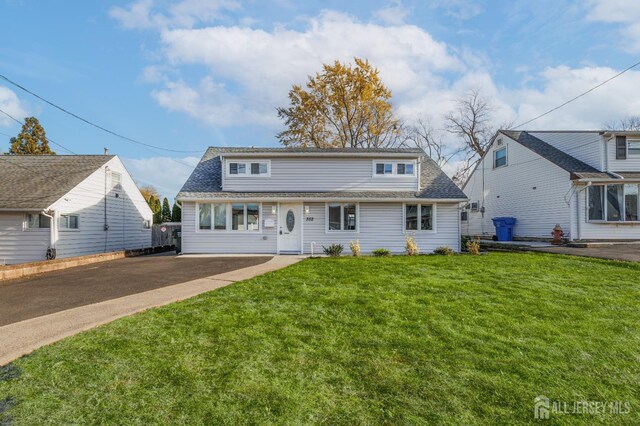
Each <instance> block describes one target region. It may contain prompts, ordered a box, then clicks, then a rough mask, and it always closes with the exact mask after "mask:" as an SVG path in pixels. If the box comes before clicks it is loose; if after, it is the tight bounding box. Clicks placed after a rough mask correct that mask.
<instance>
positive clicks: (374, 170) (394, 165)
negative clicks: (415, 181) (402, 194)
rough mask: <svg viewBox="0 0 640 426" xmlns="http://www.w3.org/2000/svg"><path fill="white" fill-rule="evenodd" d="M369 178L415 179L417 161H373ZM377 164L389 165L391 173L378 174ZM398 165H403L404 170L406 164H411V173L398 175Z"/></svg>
mask: <svg viewBox="0 0 640 426" xmlns="http://www.w3.org/2000/svg"><path fill="white" fill-rule="evenodd" d="M371 164H372V167H371V176H372V177H374V178H415V177H416V176H417V173H418V161H417V160H392V161H389V160H373V161H372V162H371ZM378 164H390V165H391V173H382V174H378V173H377V171H378V170H377V169H378ZM398 164H404V165H405V169H406V165H407V164H411V165H412V166H413V173H411V174H408V173H403V174H398Z"/></svg>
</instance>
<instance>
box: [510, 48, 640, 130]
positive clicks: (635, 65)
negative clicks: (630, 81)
mask: <svg viewBox="0 0 640 426" xmlns="http://www.w3.org/2000/svg"><path fill="white" fill-rule="evenodd" d="M638 65H640V61H638V62H636V63H635V64H633V65H631V66H630V67H628V68H625V69H624V70H622V71H620V72H619V73H617V74H616V75H614V76H613V77H611V78H608V79H606V80H605V81H603V82H601V83H599V84H597V85H595V86H593V87H592V88H591V89H589V90H587V91H585V92H582V93H580V94H579V95H578V96H575V97H573V98H571V99H569V100H568V101H566V102H564V103H562V104H560V105H558V106H557V107H555V108H551V109H550V110H548V111H546V112H544V113H542V114H540V115H538V116H537V117H534V118H532V119H531V120H528V121H525V122H524V123H520V124H518V125H517V126H511V127H510V128H509V129H508V130H513V129H516V128H518V127H522V126H526V125H527V124H529V123H532V122H534V121H536V120H537V119H539V118H542V117H544V116H545V115H549V114H551V113H552V112H554V111H557V110H559V109H560V108H562V107H564V106H566V105H568V104H570V103H571V102H573V101H576V100H578V99H580V98H581V97H583V96H585V95H587V94H589V93H591V92H593V91H594V90H596V89H597V88H599V87H602V86H604V85H605V84H607V83H608V82H610V81H611V80H614V79H616V78H618V77H620V76H621V75H622V74H624V73H626V72H627V71H629V70H632V69H633V68H635V67H637V66H638Z"/></svg>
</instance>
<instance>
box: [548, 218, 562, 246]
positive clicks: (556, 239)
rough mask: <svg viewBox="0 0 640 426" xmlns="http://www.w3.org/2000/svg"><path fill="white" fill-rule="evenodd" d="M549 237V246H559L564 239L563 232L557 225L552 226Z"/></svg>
mask: <svg viewBox="0 0 640 426" xmlns="http://www.w3.org/2000/svg"><path fill="white" fill-rule="evenodd" d="M551 236H552V237H553V241H551V244H555V245H561V244H562V243H563V241H562V237H564V231H563V230H562V227H560V224H559V223H558V224H556V226H554V228H553V231H551Z"/></svg>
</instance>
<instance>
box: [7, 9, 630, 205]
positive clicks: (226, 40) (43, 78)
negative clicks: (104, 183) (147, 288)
mask: <svg viewBox="0 0 640 426" xmlns="http://www.w3.org/2000/svg"><path fill="white" fill-rule="evenodd" d="M61 5H64V6H61ZM0 23H1V25H0V36H1V38H2V40H3V42H2V43H0V74H2V75H5V76H7V77H8V78H10V79H12V80H15V81H17V82H19V83H20V84H22V85H23V86H25V87H27V88H29V89H30V90H32V91H34V92H36V93H38V94H40V95H41V96H43V97H45V98H47V99H49V100H52V101H54V102H56V103H58V104H60V105H62V106H64V107H66V108H68V109H69V110H71V111H73V112H75V113H77V114H79V115H82V116H84V117H86V118H88V119H90V120H93V121H95V122H97V123H98V124H100V125H102V126H104V127H107V128H109V129H111V130H113V131H116V132H119V133H121V134H124V135H126V136H128V137H130V138H133V139H136V140H138V141H141V142H144V143H147V144H151V145H155V146H158V147H162V148H165V149H170V150H178V151H185V152H171V151H165V150H160V149H155V148H153V149H152V148H147V147H142V146H140V145H136V144H134V143H131V142H127V141H124V140H121V139H118V138H116V137H113V136H111V135H109V134H106V133H103V132H101V131H100V130H98V129H95V128H92V127H90V126H88V125H86V124H84V123H82V122H80V121H77V120H75V119H73V118H72V117H70V116H68V115H65V114H64V113H62V112H60V111H58V110H56V109H54V108H52V107H51V106H50V105H47V104H46V103H43V102H42V101H39V100H38V99H36V98H34V97H32V96H30V95H28V94H27V93H25V92H22V91H20V90H19V89H17V88H16V87H14V86H11V85H10V84H8V83H6V82H3V81H2V80H0V109H1V110H3V111H5V112H7V113H9V114H11V115H13V116H14V117H17V118H20V119H23V118H24V117H26V116H29V115H35V116H37V117H38V118H39V119H40V120H41V122H42V124H43V125H44V127H45V129H46V131H47V135H48V136H49V137H50V138H51V139H52V140H54V141H56V142H58V143H60V144H62V145H63V146H65V147H66V148H68V149H70V150H72V151H73V152H76V153H83V154H97V153H102V150H103V147H108V148H109V149H110V151H111V152H112V153H116V154H118V155H120V157H122V158H123V159H124V160H125V163H126V165H127V167H128V168H129V171H130V172H131V174H132V175H133V176H134V178H135V179H137V180H138V181H139V182H141V183H143V184H144V183H151V184H154V185H155V186H156V187H157V188H158V189H159V190H160V191H161V192H162V193H163V194H165V195H167V196H170V197H172V196H173V195H175V193H176V192H177V191H178V190H179V188H180V186H181V185H182V183H183V182H184V181H185V180H186V178H187V176H188V174H189V172H190V165H193V164H195V163H196V162H197V160H198V158H199V156H200V155H201V153H202V152H203V151H204V149H205V148H206V147H207V146H210V145H221V146H234V145H235V146H276V145H277V144H278V142H277V140H276V139H275V134H276V133H277V132H278V131H280V130H282V123H281V122H279V120H278V118H277V116H276V113H275V108H276V107H278V106H282V105H286V102H287V93H288V90H289V88H290V87H291V85H292V84H299V83H304V82H305V80H306V78H307V76H308V75H309V74H313V73H315V72H316V71H318V70H319V69H320V67H321V64H322V63H326V62H331V61H333V60H335V59H339V60H341V61H349V60H351V59H352V58H353V57H354V56H358V57H363V58H368V59H369V60H370V62H372V63H373V64H374V65H375V66H376V67H378V68H379V70H380V74H381V77H382V79H383V81H384V82H385V83H386V84H387V85H388V86H389V87H390V88H391V90H392V92H393V103H394V107H395V109H396V112H397V114H398V115H399V116H400V117H401V118H403V119H405V120H414V119H417V118H423V119H429V120H431V122H432V123H433V125H434V126H435V127H436V128H438V127H441V126H442V115H443V114H444V113H446V111H447V110H449V109H451V108H452V106H453V103H454V100H455V99H456V97H457V96H459V95H460V94H463V93H465V92H467V91H469V90H470V89H473V88H480V89H481V90H482V91H483V93H484V94H485V95H486V96H487V97H489V98H490V99H491V101H492V103H493V104H494V106H495V115H496V120H497V121H498V122H500V123H503V122H516V123H518V122H523V121H526V120H528V119H530V118H532V117H535V116H536V115H538V114H540V113H542V112H544V111H546V110H548V109H550V108H552V107H554V106H557V105H559V104H561V103H562V102H564V101H566V100H567V99H570V98H572V97H574V96H575V95H577V94H579V93H581V92H583V91H584V90H587V89H588V88H590V87H592V86H595V85H596V84H598V83H600V82H601V81H603V80H606V79H607V78H610V77H611V76H613V75H615V74H616V73H617V72H619V71H621V70H622V69H624V68H626V67H628V66H629V65H631V64H633V63H635V62H637V61H638V60H639V58H640V2H639V1H636V0H582V1H566V0H538V1H535V2H532V1H526V0H510V1H497V0H495V1H494V0H491V1H489V0H485V1H482V0H422V1H418V0H415V1H412V0H354V1H351V2H345V1H335V0H325V1H319V0H318V1H314V0H306V1H304V0H247V1H243V0H181V1H173V2H170V1H163V0H135V1H122V2H107V1H101V2H94V1H84V0H68V1H65V2H63V3H60V2H41V1H36V0H0ZM639 92H640V67H638V68H637V70H632V71H630V72H628V73H626V74H624V75H623V76H622V77H620V78H618V79H616V80H614V81H612V82H611V83H609V84H607V85H605V86H603V87H602V88H600V89H598V90H596V91H594V92H592V93H590V94H589V95H587V96H585V97H584V98H581V99H580V100H579V101H576V102H574V103H572V104H571V105H569V106H567V107H565V108H563V109H561V110H559V111H557V112H555V113H553V114H550V115H548V116H546V117H544V118H542V119H540V120H537V121H535V122H534V123H532V124H530V125H528V126H527V128H530V129H594V128H600V127H601V126H602V124H603V123H605V122H608V121H611V120H614V119H616V118H620V117H624V116H627V115H640V96H639V95H640V93H639ZM19 127H20V126H19V125H17V124H16V123H14V122H12V121H11V120H10V119H9V118H8V117H6V116H5V115H3V114H0V151H6V150H7V149H8V139H9V137H10V136H12V135H15V134H17V133H18V132H19ZM53 147H54V149H56V150H57V151H58V153H65V151H64V149H62V148H60V147H58V146H55V145H54V146H53Z"/></svg>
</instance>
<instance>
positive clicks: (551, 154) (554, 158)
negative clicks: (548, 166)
mask: <svg viewBox="0 0 640 426" xmlns="http://www.w3.org/2000/svg"><path fill="white" fill-rule="evenodd" d="M500 132H501V133H503V134H505V135H507V136H508V137H510V138H511V139H513V140H515V141H517V142H518V143H519V144H520V145H522V146H524V147H526V148H529V149H530V150H531V151H533V152H535V153H536V154H538V155H539V156H541V157H543V158H546V159H547V160H549V161H551V162H552V163H553V164H555V165H556V166H558V167H560V168H562V169H564V170H566V171H568V172H569V173H599V172H600V171H599V170H598V169H596V168H595V167H592V166H590V165H588V164H587V163H585V162H583V161H580V160H578V159H577V158H575V157H573V156H571V155H569V154H567V153H566V152H564V151H561V150H559V149H558V148H556V147H555V146H553V145H550V144H548V143H547V142H545V141H543V140H541V139H539V138H537V137H535V136H532V135H530V134H529V133H527V132H525V131H521V132H518V131H512V130H501V131H500Z"/></svg>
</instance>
